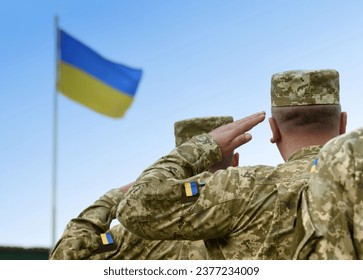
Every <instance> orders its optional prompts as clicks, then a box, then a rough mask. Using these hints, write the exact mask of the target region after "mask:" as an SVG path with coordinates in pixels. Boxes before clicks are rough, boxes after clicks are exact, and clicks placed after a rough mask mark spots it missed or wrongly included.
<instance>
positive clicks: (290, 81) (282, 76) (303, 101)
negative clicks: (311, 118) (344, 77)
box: [271, 69, 339, 107]
mask: <svg viewBox="0 0 363 280" xmlns="http://www.w3.org/2000/svg"><path fill="white" fill-rule="evenodd" d="M314 104H339V73H338V72H337V71H335V70H332V69H326V70H296V71H286V72H281V73H276V74H274V75H272V78H271V105H272V106H273V107H280V106H300V105H314Z"/></svg>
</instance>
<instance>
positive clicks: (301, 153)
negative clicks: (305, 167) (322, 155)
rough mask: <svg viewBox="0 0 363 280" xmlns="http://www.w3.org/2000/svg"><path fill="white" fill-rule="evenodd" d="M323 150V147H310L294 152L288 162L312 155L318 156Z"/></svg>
mask: <svg viewBox="0 0 363 280" xmlns="http://www.w3.org/2000/svg"><path fill="white" fill-rule="evenodd" d="M320 149H321V146H309V147H305V148H301V149H299V150H297V151H296V152H294V153H293V154H292V155H291V156H290V157H289V159H288V160H287V161H286V162H289V161H293V160H297V159H301V158H304V157H307V156H310V155H317V154H318V153H319V151H320Z"/></svg>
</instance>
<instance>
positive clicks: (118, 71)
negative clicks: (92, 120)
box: [57, 29, 142, 118]
mask: <svg viewBox="0 0 363 280" xmlns="http://www.w3.org/2000/svg"><path fill="white" fill-rule="evenodd" d="M58 32H59V33H58V38H59V43H58V44H59V50H60V54H59V61H58V81H57V89H58V91H60V92H61V93H63V94H64V95H65V96H68V97H69V98H71V99H73V100H75V101H77V102H79V103H81V104H83V105H85V106H87V107H89V108H90V109H92V110H94V111H96V112H98V113H101V114H104V115H106V116H109V117H114V118H119V117H122V116H123V115H124V114H125V112H126V110H127V109H128V108H129V106H130V105H131V103H132V101H133V98H134V96H135V93H136V90H137V86H138V84H139V82H140V79H141V74H142V71H141V70H138V69H132V68H129V67H127V66H125V65H122V64H117V63H114V62H111V61H109V60H107V59H105V58H103V57H102V56H100V55H99V54H97V53H96V52H95V51H93V50H91V49H90V48H89V47H87V46H86V45H84V44H82V43H81V42H79V41H78V40H76V39H75V38H73V37H72V36H70V35H68V34H67V33H66V32H64V31H63V30H60V29H59V30H58Z"/></svg>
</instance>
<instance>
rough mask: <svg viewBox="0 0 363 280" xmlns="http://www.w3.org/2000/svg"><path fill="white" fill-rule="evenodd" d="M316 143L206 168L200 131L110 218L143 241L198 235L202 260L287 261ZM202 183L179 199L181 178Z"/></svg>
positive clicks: (214, 151)
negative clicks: (267, 158) (278, 157)
mask: <svg viewBox="0 0 363 280" xmlns="http://www.w3.org/2000/svg"><path fill="white" fill-rule="evenodd" d="M319 149H320V148H319V147H318V146H312V147H307V148H304V149H301V150H299V151H297V152H296V153H294V155H292V157H291V158H290V159H289V160H288V161H287V162H286V163H284V164H281V165H278V166H277V167H275V168H274V167H271V166H263V165H258V166H251V167H234V168H233V167H230V168H228V169H227V170H219V171H217V172H215V173H214V174H212V173H210V172H208V171H206V170H207V169H208V167H209V166H210V165H211V164H213V163H214V162H217V161H219V160H220V159H221V151H220V149H219V147H218V145H217V143H216V142H215V141H214V140H213V138H212V137H211V136H210V135H208V134H203V135H199V136H195V137H193V138H192V139H191V140H190V141H188V142H186V143H184V144H183V145H181V146H180V147H178V148H176V149H175V150H173V151H172V152H171V153H170V154H169V155H167V156H164V157H162V158H161V159H159V160H158V161H157V162H156V163H155V164H153V165H152V166H151V167H149V168H148V169H146V170H145V171H144V172H143V173H142V174H141V175H140V177H139V178H138V179H137V181H136V183H135V184H134V185H133V187H132V188H131V189H130V190H129V192H128V193H127V195H126V196H125V198H124V199H123V200H122V201H121V202H120V204H119V206H118V210H117V218H118V219H119V220H120V221H121V223H122V224H123V225H124V226H125V227H126V228H127V229H129V230H130V231H132V232H134V233H135V234H136V235H138V236H140V237H143V238H145V239H156V240H159V239H165V240H170V239H173V240H178V239H183V240H197V239H204V240H205V245H206V248H207V258H208V259H291V258H292V257H293V254H294V252H295V251H296V247H297V245H298V244H299V242H298V241H299V240H296V238H295V235H296V234H297V233H296V227H295V223H296V220H297V218H298V214H299V213H300V212H299V202H300V201H301V196H302V191H303V190H304V189H305V188H307V186H308V181H309V177H310V168H311V165H312V161H313V159H314V158H315V157H316V155H317V153H318V151H319ZM189 181H197V182H198V183H202V182H204V183H205V186H203V187H199V196H198V197H197V198H196V199H195V200H194V201H191V202H186V203H185V202H183V199H182V196H183V191H182V185H183V183H184V182H189Z"/></svg>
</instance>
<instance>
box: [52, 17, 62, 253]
mask: <svg viewBox="0 0 363 280" xmlns="http://www.w3.org/2000/svg"><path fill="white" fill-rule="evenodd" d="M54 26H55V37H56V44H55V60H56V61H55V83H54V85H55V86H54V94H53V163H52V206H51V207H52V229H51V233H52V238H51V242H52V243H51V246H50V251H52V249H53V247H54V245H55V242H56V229H57V152H58V146H57V142H58V141H57V140H58V93H57V81H58V61H59V39H60V38H59V32H58V16H55V17H54Z"/></svg>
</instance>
